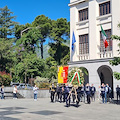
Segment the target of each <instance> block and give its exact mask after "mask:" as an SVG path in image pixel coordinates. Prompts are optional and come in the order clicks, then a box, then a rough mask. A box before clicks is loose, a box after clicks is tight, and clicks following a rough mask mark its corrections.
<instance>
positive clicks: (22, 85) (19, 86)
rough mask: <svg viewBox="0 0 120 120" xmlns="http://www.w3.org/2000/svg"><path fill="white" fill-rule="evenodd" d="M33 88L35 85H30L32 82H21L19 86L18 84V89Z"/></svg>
mask: <svg viewBox="0 0 120 120" xmlns="http://www.w3.org/2000/svg"><path fill="white" fill-rule="evenodd" d="M25 88H26V89H30V90H31V89H33V87H32V86H31V85H30V84H26V85H25V83H20V84H19V85H18V86H17V89H25Z"/></svg>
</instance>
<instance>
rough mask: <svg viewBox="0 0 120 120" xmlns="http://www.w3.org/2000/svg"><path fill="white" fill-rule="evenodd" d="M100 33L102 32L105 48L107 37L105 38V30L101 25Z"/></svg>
mask: <svg viewBox="0 0 120 120" xmlns="http://www.w3.org/2000/svg"><path fill="white" fill-rule="evenodd" d="M101 34H102V38H103V42H104V45H105V48H107V46H108V42H107V39H106V38H107V35H106V34H105V31H104V30H103V28H102V26H101Z"/></svg>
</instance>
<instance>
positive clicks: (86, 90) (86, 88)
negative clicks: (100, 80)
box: [85, 83, 91, 104]
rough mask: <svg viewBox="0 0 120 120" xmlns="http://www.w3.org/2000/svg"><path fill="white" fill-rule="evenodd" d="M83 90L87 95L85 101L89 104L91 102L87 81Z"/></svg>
mask: <svg viewBox="0 0 120 120" xmlns="http://www.w3.org/2000/svg"><path fill="white" fill-rule="evenodd" d="M85 92H86V95H87V103H88V104H90V103H91V101H90V96H91V87H90V85H89V83H87V85H86V87H85Z"/></svg>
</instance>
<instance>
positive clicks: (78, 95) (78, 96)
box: [76, 93, 81, 105]
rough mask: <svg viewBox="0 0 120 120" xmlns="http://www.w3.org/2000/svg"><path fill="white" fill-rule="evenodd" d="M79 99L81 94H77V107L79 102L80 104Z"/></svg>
mask: <svg viewBox="0 0 120 120" xmlns="http://www.w3.org/2000/svg"><path fill="white" fill-rule="evenodd" d="M80 98H81V94H80V93H78V94H77V101H76V104H77V105H78V104H79V102H80Z"/></svg>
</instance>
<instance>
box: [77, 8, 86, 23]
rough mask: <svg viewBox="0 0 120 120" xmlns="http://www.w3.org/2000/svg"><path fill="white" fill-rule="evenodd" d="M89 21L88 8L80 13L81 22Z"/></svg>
mask: <svg viewBox="0 0 120 120" xmlns="http://www.w3.org/2000/svg"><path fill="white" fill-rule="evenodd" d="M87 19H88V8H86V9H83V10H80V11H79V21H83V20H87Z"/></svg>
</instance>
